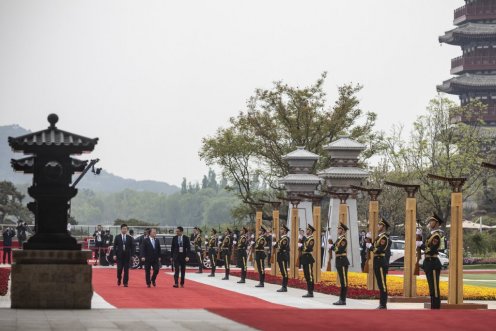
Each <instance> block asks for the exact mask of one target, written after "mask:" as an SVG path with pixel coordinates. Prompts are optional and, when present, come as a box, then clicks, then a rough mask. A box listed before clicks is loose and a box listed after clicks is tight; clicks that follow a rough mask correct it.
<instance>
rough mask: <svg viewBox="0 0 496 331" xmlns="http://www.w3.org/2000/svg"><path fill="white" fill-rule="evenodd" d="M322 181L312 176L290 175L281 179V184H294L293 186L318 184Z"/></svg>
mask: <svg viewBox="0 0 496 331" xmlns="http://www.w3.org/2000/svg"><path fill="white" fill-rule="evenodd" d="M320 181H322V179H321V178H320V177H318V176H315V175H312V174H289V175H287V176H285V177H283V178H281V179H279V182H280V183H283V184H284V183H293V184H318V183H319V182H320Z"/></svg>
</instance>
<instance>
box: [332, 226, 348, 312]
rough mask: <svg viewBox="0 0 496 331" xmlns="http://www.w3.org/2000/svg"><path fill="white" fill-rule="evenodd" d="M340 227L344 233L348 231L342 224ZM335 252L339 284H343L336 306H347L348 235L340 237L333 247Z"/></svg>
mask: <svg viewBox="0 0 496 331" xmlns="http://www.w3.org/2000/svg"><path fill="white" fill-rule="evenodd" d="M339 227H340V228H342V229H343V230H344V231H347V230H348V227H347V226H346V225H345V224H342V223H340V224H339ZM331 248H332V249H333V250H334V253H335V256H336V270H337V272H338V276H339V282H340V283H341V292H340V294H339V301H338V302H337V303H335V304H337V305H343V304H346V293H347V291H348V266H349V265H350V261H349V260H348V252H347V249H348V241H347V240H346V234H343V235H341V236H339V237H338V239H337V240H336V243H335V244H334V245H332V247H331Z"/></svg>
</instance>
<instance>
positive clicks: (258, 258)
mask: <svg viewBox="0 0 496 331" xmlns="http://www.w3.org/2000/svg"><path fill="white" fill-rule="evenodd" d="M266 233H267V229H266V228H265V226H263V225H262V226H261V227H260V236H259V237H258V238H257V241H256V242H255V263H256V264H257V269H258V278H259V283H258V285H255V287H264V283H265V258H266V256H267V255H266V254H265V244H266V243H267V239H265V234H266Z"/></svg>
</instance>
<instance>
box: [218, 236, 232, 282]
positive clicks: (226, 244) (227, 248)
mask: <svg viewBox="0 0 496 331" xmlns="http://www.w3.org/2000/svg"><path fill="white" fill-rule="evenodd" d="M227 231H228V234H227V235H226V236H224V239H223V240H222V244H221V245H220V249H221V251H220V254H221V259H222V260H223V261H224V268H225V270H226V274H225V276H224V278H222V279H223V280H228V279H229V272H230V270H231V268H230V266H231V261H229V259H230V257H231V231H230V230H229V229H228V230H227Z"/></svg>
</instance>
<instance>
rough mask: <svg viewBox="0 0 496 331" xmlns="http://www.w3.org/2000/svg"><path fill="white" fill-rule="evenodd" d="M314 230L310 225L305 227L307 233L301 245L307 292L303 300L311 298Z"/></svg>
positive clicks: (301, 260)
mask: <svg viewBox="0 0 496 331" xmlns="http://www.w3.org/2000/svg"><path fill="white" fill-rule="evenodd" d="M314 232H315V228H314V227H313V226H311V225H310V224H308V225H307V232H306V237H305V240H304V241H303V244H301V245H302V246H301V248H302V249H301V259H300V262H301V265H302V266H303V274H304V275H305V280H306V281H307V291H308V293H307V294H305V295H304V296H303V297H304V298H313V285H314V283H313V264H314V263H315V259H314V258H313V255H312V253H313V246H314V245H315V238H314V237H313V233H314Z"/></svg>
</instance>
